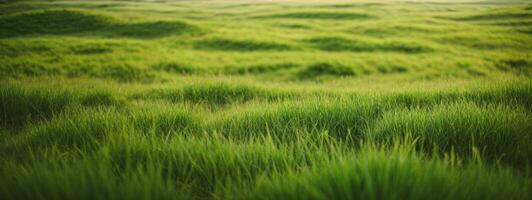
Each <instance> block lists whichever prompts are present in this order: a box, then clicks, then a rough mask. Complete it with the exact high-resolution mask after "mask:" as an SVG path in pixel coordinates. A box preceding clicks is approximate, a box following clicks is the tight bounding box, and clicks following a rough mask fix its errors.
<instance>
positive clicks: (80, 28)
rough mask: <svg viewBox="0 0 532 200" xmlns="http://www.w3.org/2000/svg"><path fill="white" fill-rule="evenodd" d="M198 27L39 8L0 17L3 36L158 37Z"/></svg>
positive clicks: (172, 22)
mask: <svg viewBox="0 0 532 200" xmlns="http://www.w3.org/2000/svg"><path fill="white" fill-rule="evenodd" d="M197 30H198V29H197V28H196V27H194V26H192V25H189V24H187V23H184V22H179V21H155V22H137V23H123V22H118V21H115V20H113V19H112V18H109V17H106V16H103V15H97V14H92V13H89V12H85V11H80V10H41V11H30V12H24V13H20V14H14V15H9V16H5V17H0V37H4V38H10V37H19V36H31V35H43V34H49V35H68V34H84V35H90V36H94V35H96V36H106V37H130V38H157V37H164V36H170V35H181V34H184V33H192V32H195V31H197Z"/></svg>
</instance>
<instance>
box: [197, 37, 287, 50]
mask: <svg viewBox="0 0 532 200" xmlns="http://www.w3.org/2000/svg"><path fill="white" fill-rule="evenodd" d="M194 47H195V48H196V49H200V50H218V51H287V50H291V49H293V48H292V47H291V46H289V45H286V44H279V43H274V42H266V41H254V40H231V39H224V38H213V39H208V40H202V41H198V42H196V43H195V44H194Z"/></svg>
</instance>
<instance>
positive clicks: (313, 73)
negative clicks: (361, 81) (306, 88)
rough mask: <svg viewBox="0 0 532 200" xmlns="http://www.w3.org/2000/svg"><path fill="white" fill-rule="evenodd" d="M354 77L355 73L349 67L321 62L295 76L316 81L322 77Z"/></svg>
mask: <svg viewBox="0 0 532 200" xmlns="http://www.w3.org/2000/svg"><path fill="white" fill-rule="evenodd" d="M355 75H356V73H355V71H354V70H353V69H352V68H351V67H349V66H345V65H341V64H338V63H328V62H322V63H315V64H312V65H310V66H308V67H306V68H305V69H304V70H302V71H300V72H299V73H298V75H297V76H298V77H299V78H300V79H316V78H319V77H322V76H333V77H349V76H355Z"/></svg>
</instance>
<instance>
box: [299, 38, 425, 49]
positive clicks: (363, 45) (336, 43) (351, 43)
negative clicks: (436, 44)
mask: <svg viewBox="0 0 532 200" xmlns="http://www.w3.org/2000/svg"><path fill="white" fill-rule="evenodd" d="M306 42H307V43H309V44H311V45H312V46H314V47H316V48H318V49H320V50H323V51H333V52H334V51H353V52H374V51H383V52H400V53H423V52H430V51H431V48H430V47H424V46H421V45H417V44H403V43H399V42H386V43H377V44H373V43H367V42H362V41H355V40H348V39H344V38H340V37H320V38H312V39H309V40H307V41H306Z"/></svg>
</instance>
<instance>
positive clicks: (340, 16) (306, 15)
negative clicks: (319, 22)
mask: <svg viewBox="0 0 532 200" xmlns="http://www.w3.org/2000/svg"><path fill="white" fill-rule="evenodd" d="M259 18H290V19H323V20H364V19H371V18H373V17H372V16H370V15H367V14H359V13H351V12H294V13H283V14H275V15H269V16H261V17H259Z"/></svg>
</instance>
